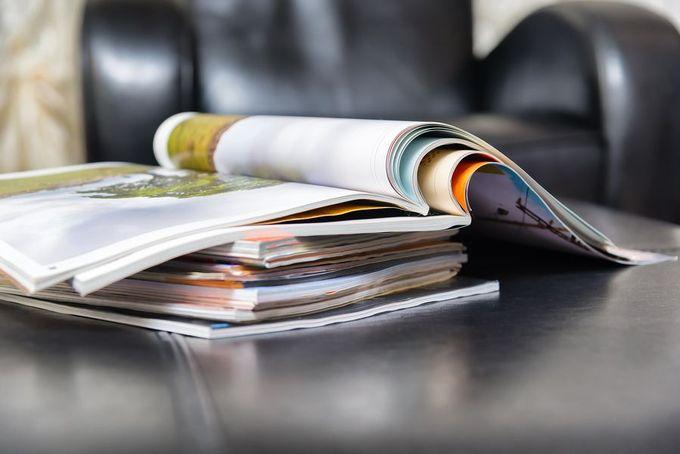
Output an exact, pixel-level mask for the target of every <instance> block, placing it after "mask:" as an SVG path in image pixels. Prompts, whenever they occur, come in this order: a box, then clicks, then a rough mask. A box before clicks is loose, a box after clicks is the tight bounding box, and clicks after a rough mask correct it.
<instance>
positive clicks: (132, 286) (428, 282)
mask: <svg viewBox="0 0 680 454" xmlns="http://www.w3.org/2000/svg"><path fill="white" fill-rule="evenodd" d="M455 234H456V230H443V231H433V232H410V233H377V234H360V235H331V236H310V237H294V236H277V237H269V238H267V237H254V238H247V239H243V240H239V241H236V242H233V243H229V244H226V245H224V246H219V247H213V248H209V249H205V250H201V251H199V252H196V253H193V254H189V255H186V256H182V257H179V258H177V259H174V260H170V261H168V262H166V263H164V264H162V265H159V266H156V267H153V268H151V269H148V270H146V271H143V272H140V273H137V274H135V275H133V276H131V277H129V278H126V279H123V280H121V281H118V282H116V283H114V284H112V285H110V286H108V287H105V288H103V289H101V290H99V291H96V292H94V293H92V294H89V295H86V296H81V295H78V294H77V293H75V292H74V291H73V290H72V289H71V287H70V286H69V285H67V284H59V285H57V286H54V287H52V288H49V289H47V290H43V291H41V292H39V293H38V294H36V295H35V297H36V298H37V299H36V300H34V301H40V300H42V301H43V303H44V304H47V305H50V304H51V305H56V306H59V305H60V303H61V305H60V307H62V309H63V310H62V312H68V310H69V308H75V309H77V308H78V307H80V308H83V307H85V306H87V307H89V308H97V311H98V312H99V313H100V314H101V311H102V310H103V308H106V309H104V310H108V311H109V312H110V313H111V314H118V315H119V316H120V315H123V316H130V315H131V314H137V316H139V314H141V313H143V314H156V316H159V315H161V316H168V315H169V316H171V317H181V318H183V319H185V320H184V321H185V322H186V321H188V320H186V319H199V320H208V321H210V322H213V323H214V322H228V323H230V324H231V323H237V324H248V323H254V322H262V321H269V320H272V319H282V318H286V319H289V318H291V317H300V316H304V315H308V314H313V313H319V312H324V311H328V310H331V309H337V308H340V307H344V306H348V305H351V304H352V303H356V302H360V301H364V300H367V299H370V298H375V297H378V296H386V295H390V294H394V293H402V292H405V291H407V290H413V289H422V288H427V287H428V286H432V285H433V284H441V283H444V282H448V281H450V280H451V278H452V277H454V276H455V275H456V274H457V273H458V271H459V270H460V269H461V266H462V264H463V263H464V262H465V260H466V255H465V251H464V247H463V245H462V244H461V243H459V242H456V241H454V240H453V238H454V235H455ZM468 284H469V283H468ZM495 289H496V288H495V287H494V288H493V289H492V288H488V289H487V288H485V289H483V291H481V290H482V289H475V288H474V285H473V286H469V285H468V286H467V288H466V290H465V295H467V294H475V293H485V292H489V291H494V290H495ZM1 290H2V291H3V292H5V293H10V294H14V295H15V296H16V297H17V298H23V297H22V296H21V292H20V291H18V290H16V287H14V286H12V285H11V283H10V282H7V281H6V282H4V283H3V285H2V289H1ZM455 290H458V291H460V290H461V288H460V287H456V286H453V287H448V288H446V289H443V288H439V289H438V290H437V291H434V293H441V294H442V296H440V297H437V298H434V299H435V300H437V299H444V298H453V297H456V296H458V295H457V294H455V292H454V293H452V292H453V291H455ZM402 294H403V293H402ZM432 294H433V292H432V291H431V292H429V293H427V296H428V298H429V299H430V300H432ZM405 295H406V298H401V299H400V298H397V299H395V300H393V302H398V301H401V302H402V303H403V304H408V303H409V301H410V302H412V300H413V298H411V297H409V296H408V294H405ZM423 295H425V294H423ZM44 300H49V301H51V302H53V303H49V302H47V301H44ZM55 303H56V304H55ZM63 303H66V305H65V304H63ZM34 305H35V306H37V307H40V305H39V304H34ZM44 308H50V307H44ZM52 309H53V308H52ZM359 309H364V307H360V308H359ZM90 310H92V309H90ZM111 311H113V312H111ZM121 311H122V312H121ZM81 315H84V314H81ZM336 315H337V314H336ZM133 316H134V315H133ZM96 318H103V317H96ZM354 318H358V317H354ZM316 320H317V321H318V320H319V319H316ZM117 321H124V320H117ZM173 321H175V322H178V321H179V320H178V319H174V320H173ZM227 326H229V325H222V328H226V327H227ZM293 327H295V326H293ZM189 334H191V333H189ZM208 337H209V336H208Z"/></svg>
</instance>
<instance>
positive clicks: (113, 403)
mask: <svg viewBox="0 0 680 454" xmlns="http://www.w3.org/2000/svg"><path fill="white" fill-rule="evenodd" d="M571 205H573V206H574V207H575V208H576V210H577V211H578V212H579V213H581V214H583V215H584V217H585V218H586V219H588V220H589V221H592V223H593V224H595V225H596V226H597V227H599V228H601V229H602V230H603V231H605V232H606V233H607V234H609V235H610V236H611V237H612V238H613V239H615V240H617V241H618V242H620V243H622V244H625V245H629V246H636V247H641V248H647V249H660V250H666V251H669V252H671V253H676V254H677V253H678V251H679V248H680V227H677V226H673V225H670V224H663V223H658V222H655V221H650V220H646V219H642V218H638V217H633V216H628V215H623V214H620V213H615V212H612V211H607V210H604V209H600V208H596V207H593V206H588V205H581V204H571ZM466 241H467V242H468V243H469V251H470V264H469V266H468V267H467V268H466V269H465V274H467V275H470V276H479V277H484V278H493V279H499V280H500V283H501V292H500V294H499V295H495V296H486V297H477V298H475V299H473V300H468V301H467V302H465V303H464V304H460V303H441V304H434V305H429V306H425V307H423V308H418V309H413V310H406V311H402V312H398V313H394V314H390V315H387V316H379V317H375V318H372V319H367V320H363V321H359V322H353V323H348V324H344V325H337V326H332V327H326V328H320V329H313V330H304V331H297V332H290V333H283V334H276V335H268V336H260V337H251V338H242V339H240V340H224V341H206V340H202V339H194V338H187V337H182V336H178V335H170V334H167V333H156V332H152V331H146V330H143V329H137V328H132V327H126V326H118V325H115V324H111V323H106V322H98V321H92V320H86V319H79V318H74V317H68V316H61V315H56V314H52V313H47V312H42V311H39V310H37V309H30V308H25V307H20V306H15V305H11V304H9V303H1V304H0V452H36V453H39V452H79V451H81V452H95V451H96V452H99V453H107V452H119V451H127V452H139V451H141V450H143V449H145V450H149V451H152V452H174V451H178V452H196V453H201V452H262V451H277V452H288V451H290V452H300V451H304V452H328V451H333V452H365V451H375V452H447V451H448V452H450V451H451V450H453V449H457V450H460V451H474V452H486V451H502V452H508V451H514V452H527V451H541V452H547V451H553V452H554V451H557V452H561V451H569V452H574V451H580V452H583V451H597V452H603V451H607V452H614V451H616V452H637V451H640V450H643V449H645V450H654V451H657V452H661V451H669V452H671V451H675V452H677V451H678V447H679V446H680V298H678V296H680V265H678V263H677V262H675V263H665V264H660V265H653V266H645V267H621V266H613V265H608V264H605V263H600V262H596V261H592V260H585V259H578V258H574V257H570V256H565V255H560V254H551V253H546V252H540V251H534V250H531V249H526V248H519V247H512V246H508V245H505V244H502V243H491V242H488V241H480V240H478V239H475V238H467V239H466Z"/></svg>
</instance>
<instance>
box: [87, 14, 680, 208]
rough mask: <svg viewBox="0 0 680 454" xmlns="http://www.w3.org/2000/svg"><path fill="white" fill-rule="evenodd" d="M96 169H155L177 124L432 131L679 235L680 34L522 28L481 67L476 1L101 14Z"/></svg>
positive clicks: (90, 50)
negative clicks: (432, 125) (397, 126)
mask: <svg viewBox="0 0 680 454" xmlns="http://www.w3.org/2000/svg"><path fill="white" fill-rule="evenodd" d="M81 39H82V56H83V58H82V61H83V66H82V70H83V100H84V111H85V124H86V134H87V147H88V156H89V159H90V160H127V161H136V162H152V151H151V138H152V135H153V132H154V130H155V128H156V127H157V126H158V124H159V123H160V122H161V121H162V120H163V119H164V118H166V117H167V116H169V115H171V114H173V113H175V112H178V111H182V110H200V111H211V112H222V113H242V114H256V113H271V114H294V115H324V116H345V117H367V118H376V117H379V118H404V119H437V120H442V121H448V122H452V123H455V124H457V125H460V126H462V127H464V128H467V129H469V130H471V131H473V132H476V133H477V134H479V135H481V136H482V137H484V138H486V139H487V140H489V141H490V142H491V143H493V144H495V145H497V146H498V147H499V148H501V150H503V151H504V152H506V153H507V154H508V155H509V156H510V157H512V158H513V159H515V160H516V161H517V162H518V163H520V164H521V165H523V166H524V167H525V168H526V170H527V171H528V172H529V173H531V174H532V175H533V176H534V177H536V179H537V180H538V181H540V182H542V183H543V184H544V185H545V186H546V187H547V188H548V189H550V190H552V191H554V192H555V193H557V194H559V195H562V196H571V197H577V198H581V199H585V200H591V201H596V202H600V203H605V204H608V205H611V206H615V207H619V208H623V209H626V210H631V211H635V212H638V213H643V214H649V215H654V216H657V217H663V218H666V219H670V220H675V221H680V182H679V181H680V178H678V176H677V174H678V172H680V120H679V118H680V115H679V114H678V113H679V112H680V36H679V35H678V32H677V30H676V29H675V28H674V27H673V26H672V25H670V24H669V23H668V22H667V21H666V20H665V19H663V18H661V17H659V16H657V15H655V14H653V13H651V12H649V11H646V10H644V9H641V8H639V7H634V6H630V5H623V4H617V3H599V2H598V3H590V2H582V3H566V4H559V5H555V6H550V7H547V8H544V9H541V10H539V11H537V12H535V13H534V14H532V15H530V16H529V17H528V18H526V19H525V20H524V21H523V22H521V23H520V24H519V25H518V26H517V27H516V28H515V29H514V30H513V31H512V32H511V33H510V34H509V35H508V36H507V37H506V38H505V39H504V40H503V42H501V44H500V45H499V46H498V47H497V48H496V49H495V50H494V51H493V52H492V53H491V54H490V55H489V56H488V57H487V58H486V59H484V60H483V61H478V60H476V59H475V58H474V57H473V55H472V11H471V4H470V1H469V0H425V1H424V0H399V1H395V0H392V1H386V0H385V1H371V2H366V1H363V0H259V1H253V0H193V1H187V2H183V3H178V2H170V1H160V0H98V1H90V2H89V3H88V4H87V6H86V10H85V15H84V23H83V30H82V36H81Z"/></svg>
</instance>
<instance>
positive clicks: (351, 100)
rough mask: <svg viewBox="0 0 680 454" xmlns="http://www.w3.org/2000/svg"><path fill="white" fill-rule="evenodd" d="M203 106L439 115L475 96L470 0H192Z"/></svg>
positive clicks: (220, 109) (467, 105)
mask: <svg viewBox="0 0 680 454" xmlns="http://www.w3.org/2000/svg"><path fill="white" fill-rule="evenodd" d="M189 9H190V11H191V15H192V19H193V24H194V31H195V39H196V42H195V45H196V48H195V49H196V51H195V52H196V54H195V65H196V66H195V69H196V77H197V79H196V80H197V82H198V83H197V89H198V97H197V108H198V109H200V110H203V111H210V112H224V113H234V112H236V113H245V114H254V113H269V114H300V115H326V116H355V117H382V118H402V117H403V118H411V119H413V118H441V117H445V116H451V115H456V114H460V113H463V112H466V111H468V110H470V109H471V107H472V105H473V103H474V93H475V90H474V89H473V80H474V78H473V70H474V63H473V57H472V23H471V21H472V17H471V15H472V14H471V6H470V1H469V0H398V1H397V0H371V1H369V0H192V1H190V2H189Z"/></svg>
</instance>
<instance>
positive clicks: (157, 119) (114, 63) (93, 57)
mask: <svg viewBox="0 0 680 454" xmlns="http://www.w3.org/2000/svg"><path fill="white" fill-rule="evenodd" d="M191 47H192V46H191V36H190V33H189V29H188V27H187V26H186V25H185V21H184V19H183V18H182V12H181V11H180V9H179V7H178V6H177V5H176V3H174V2H169V1H158V0H99V1H90V2H88V3H87V5H86V7H85V13H84V17H83V26H82V30H81V52H82V53H81V57H82V61H81V62H82V75H83V105H84V115H85V129H86V140H87V153H88V160H90V161H101V160H118V161H131V162H141V163H152V162H154V159H153V152H152V139H153V134H154V131H155V130H156V128H157V127H158V125H159V124H160V123H161V122H162V121H163V120H164V119H165V118H167V117H168V116H170V115H172V114H173V113H176V112H180V111H182V110H190V109H192V107H193V99H194V96H193V91H194V83H193V59H192V51H191Z"/></svg>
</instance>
